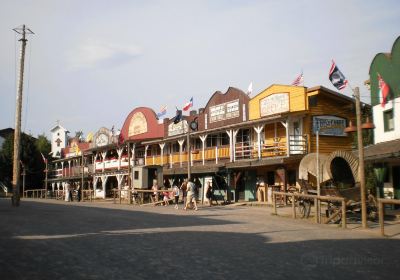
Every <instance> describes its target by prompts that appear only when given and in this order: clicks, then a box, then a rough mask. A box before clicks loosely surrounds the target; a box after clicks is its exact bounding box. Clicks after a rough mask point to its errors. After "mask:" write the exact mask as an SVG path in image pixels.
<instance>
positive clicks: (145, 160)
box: [144, 145, 149, 165]
mask: <svg viewBox="0 0 400 280" xmlns="http://www.w3.org/2000/svg"><path fill="white" fill-rule="evenodd" d="M148 148H149V145H146V146H145V147H144V165H147V149H148Z"/></svg>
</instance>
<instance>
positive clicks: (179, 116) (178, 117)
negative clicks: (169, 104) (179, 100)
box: [172, 108, 182, 124]
mask: <svg viewBox="0 0 400 280" xmlns="http://www.w3.org/2000/svg"><path fill="white" fill-rule="evenodd" d="M172 120H173V122H174V124H177V123H179V122H180V121H181V120H182V111H181V110H178V108H176V115H175V117H174V118H173V119H172Z"/></svg>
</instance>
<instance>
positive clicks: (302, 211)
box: [296, 199, 311, 219]
mask: <svg viewBox="0 0 400 280" xmlns="http://www.w3.org/2000/svg"><path fill="white" fill-rule="evenodd" d="M296 209H297V214H298V216H299V217H300V218H302V219H303V218H306V219H307V218H308V217H309V216H310V212H311V202H310V201H309V200H304V199H301V200H298V201H297V202H296Z"/></svg>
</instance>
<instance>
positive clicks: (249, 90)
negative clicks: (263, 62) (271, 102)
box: [246, 82, 253, 96]
mask: <svg viewBox="0 0 400 280" xmlns="http://www.w3.org/2000/svg"><path fill="white" fill-rule="evenodd" d="M252 92H253V82H251V83H250V85H249V87H248V88H247V92H246V93H247V95H248V96H250V95H251V94H252Z"/></svg>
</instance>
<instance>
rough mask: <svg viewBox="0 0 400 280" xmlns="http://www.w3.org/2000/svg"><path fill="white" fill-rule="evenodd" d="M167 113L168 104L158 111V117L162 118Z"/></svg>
mask: <svg viewBox="0 0 400 280" xmlns="http://www.w3.org/2000/svg"><path fill="white" fill-rule="evenodd" d="M166 114H167V106H164V107H162V108H161V110H160V112H159V113H157V118H161V117H162V116H165V115H166Z"/></svg>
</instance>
